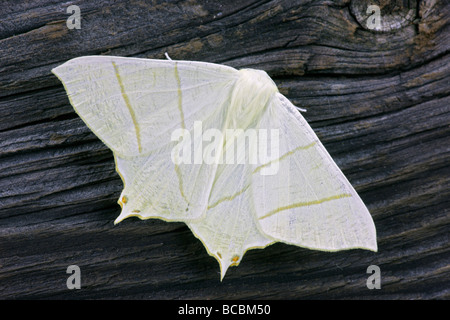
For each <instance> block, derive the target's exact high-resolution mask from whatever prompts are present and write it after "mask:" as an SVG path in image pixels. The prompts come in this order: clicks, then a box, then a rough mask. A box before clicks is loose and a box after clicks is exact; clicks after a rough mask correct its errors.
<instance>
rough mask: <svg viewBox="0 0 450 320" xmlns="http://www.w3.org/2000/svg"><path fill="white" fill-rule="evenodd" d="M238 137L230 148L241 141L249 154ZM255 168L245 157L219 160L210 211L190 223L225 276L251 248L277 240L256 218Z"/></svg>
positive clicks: (247, 152) (210, 200)
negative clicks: (258, 224) (253, 173)
mask: <svg viewBox="0 0 450 320" xmlns="http://www.w3.org/2000/svg"><path fill="white" fill-rule="evenodd" d="M237 141H238V139H234V142H235V144H230V143H228V144H225V145H226V146H228V148H229V147H230V146H231V147H234V146H236V145H237V148H238V150H243V151H244V150H245V155H244V154H242V156H245V157H247V158H248V154H249V151H251V150H249V148H246V147H245V146H242V145H238V144H239V143H238V142H237ZM239 141H240V142H242V141H243V140H239ZM241 160H243V159H241ZM251 169H252V168H251V167H250V166H249V165H248V163H245V161H244V160H243V161H239V160H237V159H236V161H234V162H233V163H230V164H226V163H223V164H219V165H218V168H217V172H216V176H215V179H214V183H213V187H212V190H211V195H210V198H209V200H208V208H207V211H206V214H205V215H204V216H203V218H202V219H200V220H198V221H192V222H189V223H187V224H188V226H189V228H190V229H191V230H192V232H193V233H194V234H195V235H196V237H198V238H199V239H200V240H201V241H202V243H203V244H204V245H205V247H206V249H207V251H208V253H209V254H210V255H211V256H213V257H215V258H216V260H217V261H218V262H219V264H220V271H221V279H223V277H224V276H225V273H226V271H227V269H228V267H230V266H237V265H238V264H239V263H240V262H241V260H242V258H243V256H244V254H245V252H246V251H247V250H249V249H255V248H264V247H266V246H268V245H269V244H271V243H273V242H274V240H273V239H271V238H268V237H266V236H265V235H264V234H262V233H261V232H260V230H259V228H258V226H257V223H256V221H255V219H254V215H255V213H254V212H255V208H254V206H253V202H252V196H251V187H250V183H251Z"/></svg>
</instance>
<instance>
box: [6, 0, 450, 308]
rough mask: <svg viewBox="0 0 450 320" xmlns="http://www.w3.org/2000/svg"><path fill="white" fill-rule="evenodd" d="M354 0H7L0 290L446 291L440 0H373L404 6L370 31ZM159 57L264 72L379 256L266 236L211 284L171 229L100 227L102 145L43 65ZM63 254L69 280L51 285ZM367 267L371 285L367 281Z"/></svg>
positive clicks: (335, 294) (178, 294)
mask: <svg viewBox="0 0 450 320" xmlns="http://www.w3.org/2000/svg"><path fill="white" fill-rule="evenodd" d="M354 2H356V1H345V0H342V1H339V0H336V1H310V2H307V1H290V0H285V1H254V0H239V1H223V2H222V3H221V4H218V3H212V2H211V1H203V0H199V1H193V0H188V1H179V2H164V1H148V2H147V1H107V0H101V1H73V2H72V3H70V4H75V5H78V6H79V7H80V9H81V29H79V30H77V29H72V30H69V29H68V28H67V26H66V20H67V19H68V17H69V16H70V15H69V14H67V13H66V9H67V7H68V6H69V3H67V2H61V3H56V2H55V1H49V0H47V1H45V0H40V1H19V2H17V1H13V0H10V1H4V2H3V3H2V10H0V21H1V24H0V119H1V121H0V298H3V299H11V298H150V299H164V298H167V299H173V298H177V299H178V298H189V299H203V298H204V299H220V298H225V299H226V298H234V299H239V298H263V299H267V298H276V299H283V298H287V299H298V298H368V299H371V298H376V299H380V298H382V299H398V298H401V299H405V298H406V299H430V298H443V299H448V298H450V244H449V233H450V232H449V231H450V228H449V225H450V214H449V210H448V208H449V198H450V183H449V174H450V170H449V160H450V148H449V142H450V139H449V137H450V126H449V124H450V108H449V105H450V98H449V88H450V86H449V79H450V59H449V55H448V52H449V39H448V35H449V34H450V32H449V20H448V16H449V15H450V5H449V4H448V2H446V1H431V0H427V1H417V5H416V6H415V7H414V6H413V7H412V8H409V7H405V8H402V7H401V6H402V5H403V2H404V1H396V4H395V5H391V6H386V5H383V3H385V1H371V3H372V4H378V5H380V6H381V8H382V10H381V13H382V16H381V19H383V14H385V15H386V16H387V17H390V19H391V18H392V17H393V16H395V15H396V14H404V13H405V12H409V10H410V9H413V10H414V19H410V20H408V21H406V22H404V21H403V20H401V21H403V22H402V23H401V24H395V23H390V24H389V26H390V28H389V30H382V31H372V30H369V29H368V28H367V26H366V25H365V24H364V20H361V19H363V17H364V15H365V14H366V13H365V12H364V6H363V5H362V4H358V5H357V4H355V3H354ZM361 3H368V2H364V1H362V2H361ZM408 3H413V2H412V1H411V2H408ZM414 3H416V2H415V1H414ZM358 10H359V11H358ZM361 10H363V11H361ZM389 10H391V11H389ZM403 16H405V15H403ZM366 18H367V16H366ZM408 19H409V18H408ZM392 21H394V20H392ZM164 52H168V53H169V55H170V56H171V58H172V59H177V60H178V59H186V60H199V61H208V62H215V63H223V64H227V65H230V66H233V67H236V68H241V67H251V68H259V69H264V70H266V71H267V72H268V73H269V75H270V76H271V77H273V79H274V80H275V81H276V83H277V84H278V86H279V88H280V91H282V93H284V94H285V95H286V96H287V97H288V98H290V99H291V100H292V101H293V102H294V103H295V104H296V105H298V106H301V107H304V108H306V109H307V112H306V113H305V114H304V116H305V118H306V119H307V120H308V121H309V122H310V124H311V126H312V127H313V129H315V131H316V132H317V133H318V135H319V137H320V138H321V140H322V142H323V143H324V145H325V147H327V149H328V150H329V152H330V154H331V155H332V156H333V158H334V159H335V160H336V162H337V163H338V165H339V166H340V167H341V168H342V169H343V171H344V173H345V174H346V175H347V177H348V178H349V180H350V181H351V182H352V184H353V185H354V186H355V188H356V189H357V191H358V192H359V193H360V195H361V197H362V198H363V200H364V201H365V203H366V204H367V205H368V208H369V210H370V211H371V214H372V216H373V218H374V221H375V224H376V227H377V232H378V241H379V252H378V253H373V252H368V251H364V250H352V251H343V252H337V253H326V252H319V251H311V250H307V249H302V248H298V247H294V246H288V245H284V244H279V243H278V244H275V245H272V246H270V247H268V248H266V249H264V250H252V251H249V252H248V253H247V254H246V256H245V257H244V260H243V262H242V263H241V264H240V266H239V267H238V268H231V269H230V270H229V271H228V273H227V276H226V277H225V279H224V281H223V282H222V283H220V282H219V267H218V264H217V262H216V261H215V260H214V259H213V258H212V257H210V256H208V254H207V253H206V251H205V249H204V247H203V245H202V244H201V243H200V242H199V241H198V240H197V239H196V238H195V237H194V236H193V235H192V233H191V232H190V231H189V230H188V229H187V227H186V226H185V225H184V224H182V223H166V222H163V221H160V220H146V221H140V220H138V219H127V220H125V221H124V222H122V223H120V224H119V225H117V226H114V225H113V220H114V219H115V217H117V215H118V214H119V211H120V208H119V206H118V205H117V204H116V201H117V198H118V196H119V194H120V191H121V189H122V182H121V180H120V178H119V176H118V175H117V174H116V172H115V169H114V162H113V157H112V154H111V152H110V151H109V149H107V147H106V146H104V145H103V144H102V143H101V142H100V141H99V140H98V139H97V138H96V137H95V136H94V134H93V133H92V132H91V131H90V130H89V129H88V128H87V127H86V126H85V125H84V123H83V122H82V121H81V119H79V118H78V116H77V115H76V114H75V112H74V111H73V109H72V107H71V106H70V104H69V101H68V99H67V96H66V94H65V91H64V89H63V87H62V85H61V83H60V82H59V81H58V79H57V78H56V77H55V76H53V75H52V74H51V73H50V70H51V69H52V68H53V67H55V66H57V65H59V64H61V63H63V62H65V61H67V60H69V59H70V58H73V57H77V56H82V55H92V54H107V55H120V56H133V57H145V58H161V59H162V58H164ZM72 264H75V265H78V266H79V267H80V268H81V273H82V278H81V279H82V281H81V285H82V289H81V290H68V289H67V287H66V280H67V277H68V276H69V275H67V274H66V268H67V267H68V266H69V265H72ZM369 265H378V266H379V267H380V269H381V281H382V287H381V289H380V290H376V289H374V290H369V289H368V288H367V287H366V279H367V277H368V276H369V275H368V274H366V269H367V267H368V266H369Z"/></svg>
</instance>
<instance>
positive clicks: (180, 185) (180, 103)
mask: <svg viewBox="0 0 450 320" xmlns="http://www.w3.org/2000/svg"><path fill="white" fill-rule="evenodd" d="M174 69H175V78H176V80H177V87H178V91H177V92H178V110H179V111H180V117H181V128H183V129H186V124H185V123H184V113H183V95H182V92H181V79H180V74H179V73H178V64H177V62H175V67H174ZM175 172H176V174H177V177H178V189H179V190H180V194H181V196H182V197H183V199H184V201H186V202H187V203H188V204H189V201H188V199H187V198H186V195H185V194H184V191H183V190H184V187H183V177H182V176H181V171H180V167H179V166H178V165H177V164H176V163H175Z"/></svg>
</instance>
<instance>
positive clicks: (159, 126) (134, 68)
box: [52, 56, 237, 222]
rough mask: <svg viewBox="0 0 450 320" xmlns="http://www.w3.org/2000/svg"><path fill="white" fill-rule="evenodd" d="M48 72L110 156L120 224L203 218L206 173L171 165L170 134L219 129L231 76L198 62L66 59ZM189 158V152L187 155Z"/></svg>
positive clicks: (188, 165)
mask: <svg viewBox="0 0 450 320" xmlns="http://www.w3.org/2000/svg"><path fill="white" fill-rule="evenodd" d="M52 72H53V73H54V74H55V75H57V77H58V78H59V79H60V80H61V81H62V82H63V84H64V87H65V89H66V91H67V94H68V96H69V99H70V102H71V104H72V106H73V107H74V109H75V111H76V112H77V113H78V114H79V116H80V117H81V118H82V119H83V121H84V122H85V123H86V124H87V125H88V127H89V128H90V129H91V130H92V131H93V132H94V133H95V134H96V135H97V136H98V137H99V138H100V139H101V140H102V141H103V142H104V143H105V144H106V145H107V146H108V147H109V148H110V149H111V150H112V151H113V153H114V156H115V160H116V168H117V170H118V172H119V174H120V175H121V177H122V179H123V181H124V185H125V187H124V190H123V192H122V195H121V197H120V200H119V203H120V204H121V205H122V213H121V215H120V216H119V217H118V218H117V219H116V222H119V221H121V220H122V219H124V218H126V217H128V216H139V217H140V218H143V219H146V218H162V219H165V220H170V221H185V220H189V219H195V218H198V217H199V216H200V215H201V214H203V213H204V211H205V208H206V206H207V199H208V195H209V191H210V187H211V186H210V184H211V183H212V181H211V179H212V176H213V174H212V171H211V170H214V168H213V167H212V166H208V165H204V164H202V163H201V162H200V163H199V164H195V163H194V162H195V159H191V163H176V162H174V161H171V160H173V159H172V155H173V154H172V152H173V150H174V148H175V147H176V146H177V144H178V142H179V141H172V140H173V139H172V134H173V133H174V131H175V130H177V129H178V130H182V132H184V133H188V135H189V137H192V138H191V139H190V140H188V142H186V143H185V146H188V147H191V148H195V146H196V145H197V143H196V142H198V141H199V139H201V136H200V137H194V134H193V130H194V122H195V121H202V126H203V130H206V129H208V128H209V127H216V126H217V125H220V124H221V123H223V121H224V117H225V115H226V108H227V104H228V103H229V97H230V94H231V90H232V88H233V85H234V83H235V80H236V78H237V70H235V69H233V68H231V67H226V66H221V65H216V64H210V63H203V62H190V61H172V60H151V59H138V58H122V57H111V56H87V57H81V58H75V59H72V60H70V61H68V62H66V63H64V64H63V65H61V66H59V67H57V68H55V69H53V70H52ZM191 151H193V149H191Z"/></svg>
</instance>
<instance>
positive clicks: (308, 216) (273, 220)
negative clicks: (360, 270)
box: [251, 93, 377, 251]
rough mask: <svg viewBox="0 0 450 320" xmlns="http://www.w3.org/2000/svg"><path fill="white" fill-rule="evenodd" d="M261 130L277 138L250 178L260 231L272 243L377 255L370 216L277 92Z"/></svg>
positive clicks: (312, 133)
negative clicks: (369, 251) (271, 153)
mask: <svg viewBox="0 0 450 320" xmlns="http://www.w3.org/2000/svg"><path fill="white" fill-rule="evenodd" d="M260 129H264V130H267V131H268V132H269V133H268V135H269V136H270V131H271V130H273V129H275V130H279V138H278V139H272V140H273V141H272V140H270V139H269V140H270V141H269V146H270V145H272V147H271V148H269V149H268V150H270V149H271V150H272V151H273V153H274V154H273V155H269V156H268V157H267V159H266V160H268V161H264V162H263V164H261V165H259V166H257V167H255V169H254V170H253V174H252V184H251V185H252V195H253V201H254V205H255V209H256V210H255V212H256V221H257V223H258V226H259V228H260V229H261V231H262V232H263V233H264V234H265V235H266V236H268V237H270V238H272V239H274V240H277V241H282V242H285V243H288V244H293V245H298V246H301V247H307V248H311V249H316V250H325V251H337V250H342V249H351V248H363V249H369V250H373V251H376V250H377V243H376V231H375V225H374V223H373V220H372V217H371V215H370V213H369V211H368V210H367V208H366V206H365V205H364V203H363V202H362V200H361V198H360V197H359V195H358V194H357V193H356V191H355V190H354V188H353V187H352V185H351V184H350V183H349V181H348V180H347V178H346V177H345V176H344V174H343V173H342V171H341V170H340V169H339V168H338V166H337V165H336V164H335V162H334V161H333V159H332V158H331V157H330V155H329V154H328V152H327V151H326V150H325V148H324V147H323V145H322V144H321V142H320V141H319V139H318V137H317V136H316V134H315V133H314V131H313V130H312V129H311V127H310V126H309V124H308V123H307V122H306V121H305V119H304V118H303V117H302V116H301V114H300V113H299V112H298V111H297V110H296V108H295V107H294V106H293V105H292V104H291V102H290V101H289V100H288V99H286V98H285V97H284V96H283V95H281V94H279V93H276V94H275V95H274V96H273V98H272V100H271V102H270V103H269V105H268V108H267V110H266V111H265V114H264V115H263V116H262V118H261V123H260ZM260 151H264V150H261V149H260ZM269 153H270V152H269Z"/></svg>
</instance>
